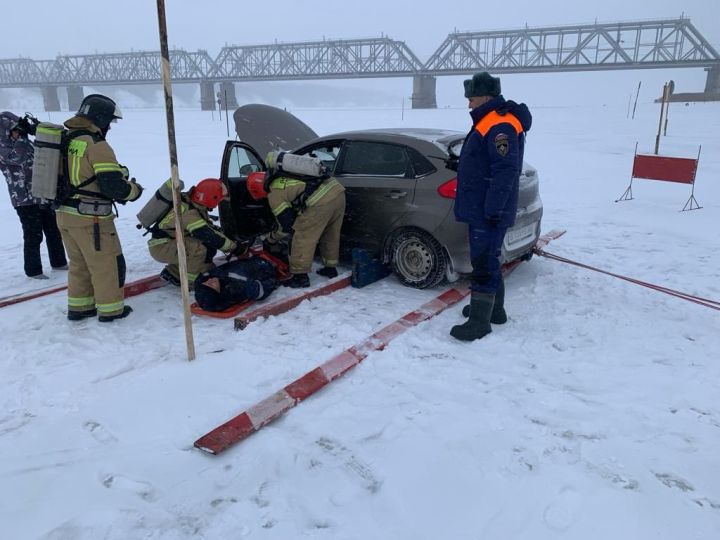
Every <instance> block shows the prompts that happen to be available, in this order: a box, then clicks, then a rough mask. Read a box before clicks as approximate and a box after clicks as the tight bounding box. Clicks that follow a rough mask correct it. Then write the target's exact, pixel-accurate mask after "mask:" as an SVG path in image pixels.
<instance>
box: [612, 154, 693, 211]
mask: <svg viewBox="0 0 720 540" xmlns="http://www.w3.org/2000/svg"><path fill="white" fill-rule="evenodd" d="M637 147H638V145H637V143H635V156H634V158H633V168H632V174H631V175H630V185H629V186H628V187H627V189H626V190H625V192H624V193H623V194H622V196H621V197H620V198H619V199H617V200H616V201H615V202H620V201H631V200H633V194H632V185H633V179H635V178H642V179H645V180H659V181H661V182H675V183H679V184H690V185H691V186H692V189H691V191H690V198H689V199H688V201H687V202H686V203H685V206H683V209H682V210H681V212H684V211H686V210H699V209H700V208H702V206H700V205H699V204H698V202H697V199H695V177H696V175H697V167H698V163H699V162H700V150H702V146H700V147H699V148H698V156H697V159H692V158H679V157H668V156H658V155H655V154H638V153H637Z"/></svg>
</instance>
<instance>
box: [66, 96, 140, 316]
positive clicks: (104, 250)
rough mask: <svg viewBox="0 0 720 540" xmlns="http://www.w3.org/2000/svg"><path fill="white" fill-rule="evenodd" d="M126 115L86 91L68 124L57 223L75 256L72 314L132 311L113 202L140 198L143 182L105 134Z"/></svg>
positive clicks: (70, 281) (71, 274)
mask: <svg viewBox="0 0 720 540" xmlns="http://www.w3.org/2000/svg"><path fill="white" fill-rule="evenodd" d="M119 118H122V114H121V112H120V110H119V109H118V107H117V106H116V104H115V102H114V101H113V100H112V99H110V98H108V97H106V96H103V95H100V94H92V95H89V96H86V97H85V99H83V101H82V103H81V104H80V108H79V110H78V112H77V113H76V114H75V116H73V117H72V118H70V119H69V120H67V121H66V122H65V127H66V128H68V129H69V130H70V131H69V134H68V139H69V143H68V144H67V154H66V163H67V176H68V180H69V183H70V191H69V194H68V195H67V196H66V197H65V198H64V199H63V200H62V203H61V205H60V206H59V208H58V209H57V223H58V227H59V228H60V232H61V234H62V239H63V242H64V243H65V248H66V249H67V253H68V256H69V259H70V271H69V274H68V319H70V320H71V321H78V320H81V319H85V318H87V317H94V316H95V315H97V316H98V320H99V321H100V322H110V321H114V320H116V319H121V318H123V317H126V316H127V315H128V314H129V313H130V312H131V311H132V308H131V307H130V306H126V305H125V303H124V290H123V287H124V285H125V258H124V257H123V252H122V247H121V246H120V239H119V238H118V234H117V231H116V229H115V223H114V219H115V213H114V212H113V203H115V202H119V203H121V204H124V203H126V202H128V201H135V200H137V199H138V198H139V197H140V195H141V194H142V191H143V189H142V186H140V184H138V183H136V182H135V179H134V178H133V179H132V180H129V173H128V170H127V168H126V167H122V166H121V165H119V164H118V162H117V159H116V158H115V152H114V151H113V149H112V148H111V147H110V145H109V144H108V143H107V141H106V140H105V137H106V136H107V132H108V130H109V129H110V123H111V122H114V121H116V120H117V119H119Z"/></svg>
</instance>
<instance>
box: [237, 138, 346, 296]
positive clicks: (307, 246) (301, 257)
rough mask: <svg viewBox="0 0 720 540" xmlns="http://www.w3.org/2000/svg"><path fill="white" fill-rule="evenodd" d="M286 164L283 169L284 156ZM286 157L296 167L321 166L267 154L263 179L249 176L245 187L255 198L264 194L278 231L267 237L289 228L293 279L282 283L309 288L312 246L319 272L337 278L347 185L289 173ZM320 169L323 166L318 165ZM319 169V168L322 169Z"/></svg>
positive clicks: (298, 158) (324, 177) (272, 238)
mask: <svg viewBox="0 0 720 540" xmlns="http://www.w3.org/2000/svg"><path fill="white" fill-rule="evenodd" d="M283 157H285V160H284V161H285V162H288V163H287V164H286V166H285V167H284V168H283V165H282V161H281V162H280V163H278V160H282V159H283ZM290 158H293V160H295V161H296V162H295V164H296V165H300V166H303V165H307V164H308V163H309V165H310V167H312V166H313V165H318V166H320V165H319V162H317V160H315V164H313V163H312V162H310V161H308V163H305V164H304V163H302V161H301V160H302V159H305V160H308V158H306V157H305V156H294V155H292V154H285V153H282V152H281V153H279V154H278V153H276V152H271V153H270V154H268V156H267V157H266V159H265V161H266V163H267V165H268V167H269V169H270V173H269V176H268V177H267V178H265V177H264V175H262V174H257V173H256V174H252V175H250V176H249V177H248V184H247V185H248V191H249V192H250V195H251V196H252V197H254V198H255V199H256V200H258V199H261V198H263V197H267V199H268V203H269V205H270V210H272V213H273V215H274V216H275V219H276V220H277V222H278V224H279V225H280V229H279V230H277V231H273V232H272V233H271V234H270V236H269V237H268V238H267V240H268V241H270V242H273V241H277V240H278V239H279V238H280V237H282V236H283V235H285V234H288V233H290V231H292V232H293V234H292V241H291V244H290V258H289V263H290V272H291V273H292V278H290V279H289V280H287V281H284V282H283V285H285V286H287V287H293V288H301V287H309V286H310V278H309V277H308V273H309V272H310V269H311V267H312V262H313V258H314V257H315V249H316V248H318V247H319V251H320V257H321V260H322V264H323V267H322V268H321V269H320V270H318V271H317V273H318V274H320V275H321V276H324V277H327V278H334V277H336V276H337V275H338V274H337V270H336V268H335V267H336V266H337V264H338V259H339V255H340V229H341V227H342V222H343V217H344V216H345V188H344V187H343V186H342V184H340V182H338V181H337V180H336V179H335V178H332V177H330V176H329V175H326V174H322V173H319V174H320V175H319V176H318V177H313V176H311V175H301V174H298V175H291V174H289V173H288V170H289V169H290V167H289V164H290V163H289V162H290ZM320 167H321V166H320ZM321 168H322V167H321Z"/></svg>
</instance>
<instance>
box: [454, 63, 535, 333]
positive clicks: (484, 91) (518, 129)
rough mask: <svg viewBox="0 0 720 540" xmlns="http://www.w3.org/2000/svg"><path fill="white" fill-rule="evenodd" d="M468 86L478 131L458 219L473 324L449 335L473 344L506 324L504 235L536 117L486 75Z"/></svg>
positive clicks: (464, 171)
mask: <svg viewBox="0 0 720 540" xmlns="http://www.w3.org/2000/svg"><path fill="white" fill-rule="evenodd" d="M464 86H465V97H466V98H468V107H469V108H470V109H471V111H470V116H471V118H472V124H473V125H472V128H471V129H470V132H469V133H468V135H467V137H465V143H464V144H463V148H462V152H461V154H460V159H459V162H458V177H457V178H458V186H457V198H456V199H455V219H457V221H461V222H464V223H467V224H468V233H469V238H470V259H471V262H472V267H473V272H472V283H471V287H470V288H471V291H472V294H471V297H470V306H469V308H470V309H469V313H467V315H469V319H468V321H467V322H465V323H464V324H460V325H457V326H453V328H452V330H450V335H451V336H453V337H454V338H456V339H459V340H462V341H473V340H475V339H480V338H482V337H484V336H486V335H487V334H489V333H490V332H491V331H492V329H491V327H490V323H491V322H492V323H495V324H503V323H504V322H505V321H506V320H507V316H506V314H505V309H504V300H505V286H504V284H503V279H502V274H501V272H500V250H501V248H502V242H503V239H504V238H505V232H506V231H507V229H508V227H511V226H512V225H513V223H515V214H516V213H517V203H518V190H519V183H520V173H521V172H522V164H523V153H524V148H525V133H526V132H527V131H528V130H529V129H530V126H531V124H532V116H531V115H530V111H529V110H528V108H527V106H526V105H525V104H524V103H521V104H517V103H515V102H514V101H506V100H505V98H504V97H503V96H502V95H501V94H500V79H499V78H497V77H493V76H491V75H490V74H489V73H487V72H482V73H476V74H475V75H473V78H472V79H467V80H465V81H464ZM465 311H466V312H467V311H468V310H467V309H466V310H465Z"/></svg>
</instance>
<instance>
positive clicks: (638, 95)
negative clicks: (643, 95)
mask: <svg viewBox="0 0 720 540" xmlns="http://www.w3.org/2000/svg"><path fill="white" fill-rule="evenodd" d="M641 84H642V81H640V82H639V83H638V89H637V94H635V105H633V113H632V118H633V120H634V119H635V109H636V108H637V100H638V97H640V85H641Z"/></svg>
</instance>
